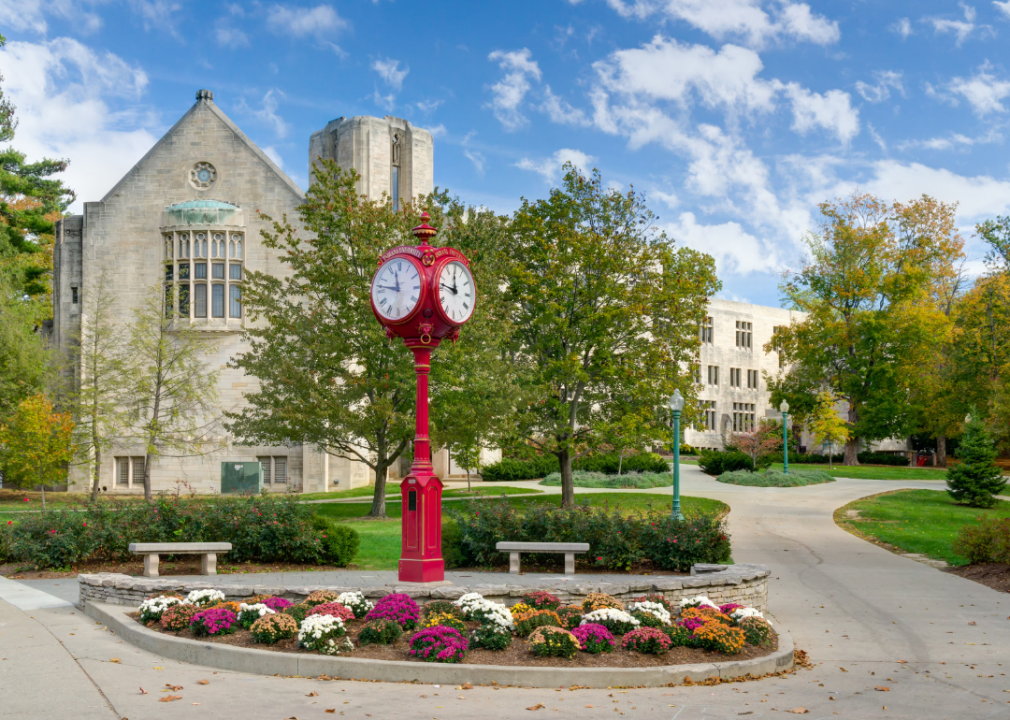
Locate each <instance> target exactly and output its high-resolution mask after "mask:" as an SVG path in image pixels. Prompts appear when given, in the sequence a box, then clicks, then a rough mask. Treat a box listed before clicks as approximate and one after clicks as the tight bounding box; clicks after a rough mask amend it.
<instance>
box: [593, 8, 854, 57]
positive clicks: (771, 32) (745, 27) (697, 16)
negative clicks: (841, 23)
mask: <svg viewBox="0 0 1010 720" xmlns="http://www.w3.org/2000/svg"><path fill="white" fill-rule="evenodd" d="M607 4H608V5H610V6H611V7H612V8H614V9H615V10H616V11H617V12H618V13H620V14H621V15H624V16H625V17H638V18H641V19H644V18H646V17H649V16H650V15H653V14H656V13H663V14H665V15H668V16H669V17H671V18H674V19H677V20H683V21H685V22H687V23H689V24H690V25H693V26H694V27H696V28H698V29H699V30H701V31H702V32H705V33H708V34H709V35H711V36H712V37H714V38H716V39H717V40H723V39H724V38H727V37H733V38H740V39H741V40H742V41H743V42H745V43H746V44H747V45H750V46H752V47H763V46H764V45H765V44H767V43H768V42H770V41H772V40H782V39H793V40H801V41H805V42H812V43H816V44H818V45H830V44H832V43H835V42H838V40H839V38H840V37H841V33H840V32H839V30H838V23H837V22H834V21H829V20H827V19H826V18H825V17H823V16H821V15H814V14H813V13H812V12H811V11H810V6H809V5H807V4H806V3H794V2H789V0H780V1H779V2H777V3H775V4H774V5H773V6H772V8H771V9H772V12H773V13H774V15H775V16H774V17H773V16H772V15H769V13H768V12H766V11H765V9H764V8H762V7H761V5H762V2H761V0H722V1H721V2H711V0H634V2H625V1H624V0H607Z"/></svg>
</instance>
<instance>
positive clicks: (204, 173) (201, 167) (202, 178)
mask: <svg viewBox="0 0 1010 720" xmlns="http://www.w3.org/2000/svg"><path fill="white" fill-rule="evenodd" d="M216 180H217V170H216V169H215V168H214V166H213V165H211V164H210V163H209V162H198V163H196V165H194V166H193V167H192V168H191V169H190V171H189V181H190V183H192V185H193V187H195V188H196V189H197V190H206V189H207V188H209V187H210V186H211V185H213V184H214V182H215V181H216Z"/></svg>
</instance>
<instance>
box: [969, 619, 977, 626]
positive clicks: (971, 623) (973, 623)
mask: <svg viewBox="0 0 1010 720" xmlns="http://www.w3.org/2000/svg"><path fill="white" fill-rule="evenodd" d="M968 624H969V625H978V623H977V622H975V621H974V620H972V621H971V622H970V623H968Z"/></svg>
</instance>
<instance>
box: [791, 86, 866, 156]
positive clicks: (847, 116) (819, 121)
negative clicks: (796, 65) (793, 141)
mask: <svg viewBox="0 0 1010 720" xmlns="http://www.w3.org/2000/svg"><path fill="white" fill-rule="evenodd" d="M786 94H787V95H789V98H790V100H792V104H793V129H794V130H795V131H796V132H798V133H800V134H801V135H805V134H806V133H808V132H809V131H810V130H812V129H814V128H817V127H820V128H823V129H825V130H827V131H829V132H831V133H834V135H835V136H837V137H838V139H839V140H841V141H842V142H843V143H847V142H849V140H851V139H852V138H854V137H855V136H856V135H858V134H859V111H858V110H856V109H855V108H853V107H852V103H851V100H852V98H851V97H850V95H849V94H848V93H847V92H842V91H841V90H828V91H827V92H826V93H824V94H823V95H821V94H820V93H816V92H812V91H810V90H808V89H806V88H803V87H800V86H799V85H798V84H796V83H789V84H788V85H786Z"/></svg>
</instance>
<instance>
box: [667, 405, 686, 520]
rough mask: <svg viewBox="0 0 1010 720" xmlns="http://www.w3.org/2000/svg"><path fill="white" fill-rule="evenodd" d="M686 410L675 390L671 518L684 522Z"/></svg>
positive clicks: (672, 408) (672, 406) (672, 409)
mask: <svg viewBox="0 0 1010 720" xmlns="http://www.w3.org/2000/svg"><path fill="white" fill-rule="evenodd" d="M683 409H684V396H683V395H681V394H680V390H674V391H673V395H671V396H670V410H671V411H673V508H672V509H671V511H670V517H671V518H673V519H674V520H683V519H684V513H682V512H681V511H680V411H681V410H683Z"/></svg>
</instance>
